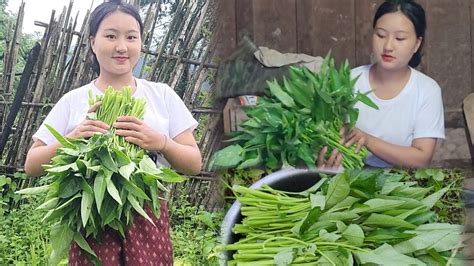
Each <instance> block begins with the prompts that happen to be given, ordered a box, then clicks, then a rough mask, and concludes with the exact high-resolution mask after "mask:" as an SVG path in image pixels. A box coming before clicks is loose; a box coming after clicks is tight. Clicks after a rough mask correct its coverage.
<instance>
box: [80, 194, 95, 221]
mask: <svg viewBox="0 0 474 266" xmlns="http://www.w3.org/2000/svg"><path fill="white" fill-rule="evenodd" d="M93 203H94V195H93V194H92V193H89V192H87V191H83V192H82V200H81V219H82V226H84V227H86V225H87V221H88V220H89V216H90V215H91V210H92V204H93Z"/></svg>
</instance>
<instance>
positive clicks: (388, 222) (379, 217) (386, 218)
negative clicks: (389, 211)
mask: <svg viewBox="0 0 474 266" xmlns="http://www.w3.org/2000/svg"><path fill="white" fill-rule="evenodd" d="M363 224H364V225H374V226H380V227H391V226H394V227H402V228H409V229H414V228H416V226H415V225H413V224H411V223H408V222H406V221H405V220H403V219H400V218H397V217H393V216H390V215H384V214H377V213H372V214H371V215H370V216H369V218H367V220H365V221H364V222H363Z"/></svg>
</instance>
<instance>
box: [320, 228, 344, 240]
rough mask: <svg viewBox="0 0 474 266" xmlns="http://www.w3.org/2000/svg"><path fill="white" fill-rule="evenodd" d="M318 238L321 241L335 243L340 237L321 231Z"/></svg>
mask: <svg viewBox="0 0 474 266" xmlns="http://www.w3.org/2000/svg"><path fill="white" fill-rule="evenodd" d="M319 237H320V238H321V240H323V241H328V242H336V241H337V240H338V239H340V238H341V236H340V235H338V234H336V233H330V232H328V231H327V230H326V229H322V230H321V231H319Z"/></svg>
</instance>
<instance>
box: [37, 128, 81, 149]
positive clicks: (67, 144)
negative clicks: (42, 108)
mask: <svg viewBox="0 0 474 266" xmlns="http://www.w3.org/2000/svg"><path fill="white" fill-rule="evenodd" d="M44 126H45V127H46V128H47V129H48V130H49V132H51V134H53V136H54V137H55V138H56V139H57V140H58V142H59V143H61V144H62V145H63V146H64V147H66V148H72V149H74V147H75V145H74V144H72V143H71V142H70V141H69V140H67V139H65V138H64V137H63V136H62V135H61V134H60V133H59V132H58V131H56V129H54V128H53V127H52V126H50V125H48V124H45V125H44Z"/></svg>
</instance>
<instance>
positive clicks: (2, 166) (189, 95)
mask: <svg viewBox="0 0 474 266" xmlns="http://www.w3.org/2000/svg"><path fill="white" fill-rule="evenodd" d="M128 2H129V3H131V4H133V5H135V6H137V7H138V6H139V1H138V0H131V1H128ZM165 2H166V3H168V4H169V2H173V1H166V0H156V1H153V2H152V3H151V4H149V5H148V6H145V7H144V8H142V13H144V16H143V18H144V29H145V30H144V36H142V40H143V42H144V45H143V49H142V57H141V59H140V61H139V63H138V64H137V67H136V68H135V70H134V73H135V76H137V77H139V78H145V79H148V80H151V81H160V82H164V83H167V84H169V85H170V86H171V87H172V88H173V89H174V90H175V91H176V92H177V93H178V94H179V95H180V96H181V97H182V98H183V100H184V102H185V104H186V106H187V107H188V108H189V110H190V111H191V112H192V114H193V115H194V117H195V118H196V119H197V120H198V121H199V122H200V126H199V127H198V130H197V131H196V139H197V141H198V144H199V147H200V149H201V152H202V155H203V158H204V164H207V161H208V159H209V157H210V154H211V153H212V151H213V150H215V149H216V147H217V146H218V145H220V138H221V134H222V133H221V132H222V130H221V126H220V125H221V122H220V119H221V113H222V112H221V110H222V109H221V108H220V107H219V108H216V107H215V106H213V103H212V99H211V98H212V97H211V96H212V91H213V88H214V76H215V72H216V70H217V64H216V62H215V61H216V59H215V55H214V52H215V50H216V49H215V48H216V39H217V38H215V32H216V31H215V30H214V28H215V26H216V19H215V14H216V2H215V1H214V0H181V1H180V0H176V1H175V2H174V7H175V9H174V10H173V11H172V16H171V20H170V22H169V25H168V27H167V28H166V31H165V32H161V33H162V35H163V37H162V38H161V39H159V40H157V35H158V33H157V32H156V31H157V25H158V24H159V23H160V17H161V16H160V14H162V12H163V11H162V7H163V4H165ZM24 7H25V3H22V4H21V6H20V8H19V11H18V16H17V20H16V23H15V25H11V30H10V33H11V34H10V35H8V36H7V39H6V42H5V43H4V45H5V54H4V57H3V62H2V64H3V66H4V67H3V73H1V76H0V96H1V97H0V125H1V127H0V130H1V131H0V136H1V137H0V159H1V160H0V174H9V175H11V174H13V173H14V172H17V171H20V172H21V171H22V170H23V165H24V162H25V157H26V153H27V151H28V149H29V147H30V145H31V143H32V139H31V136H32V134H33V133H34V132H35V131H36V130H37V128H38V127H39V125H40V124H41V122H42V121H43V119H44V118H45V116H46V115H47V114H48V112H49V111H50V110H51V107H52V106H54V103H56V102H57V101H58V100H59V98H60V97H61V96H62V95H63V94H64V93H66V92H68V91H69V90H71V89H74V88H77V87H79V86H82V85H84V84H86V83H88V82H90V81H91V80H92V79H93V78H94V74H93V72H92V69H91V63H90V61H89V60H88V59H89V56H90V47H89V46H90V45H89V41H88V40H89V38H88V34H89V33H88V27H87V25H88V20H89V16H90V11H87V13H86V15H85V17H84V21H83V23H82V25H80V30H79V31H76V30H75V29H76V28H77V27H78V26H79V25H78V23H79V22H78V14H76V15H75V16H73V14H72V9H73V1H71V2H70V4H69V5H68V6H67V7H64V8H63V9H62V11H61V13H59V15H58V14H57V13H56V11H54V10H53V11H52V12H51V16H50V20H49V22H47V23H45V22H38V21H36V22H35V25H37V26H39V27H41V29H43V30H44V31H43V32H44V33H43V36H42V38H41V40H40V41H39V42H38V44H37V45H36V46H35V48H33V50H32V51H31V52H30V54H29V58H28V63H27V65H26V67H25V69H24V71H23V73H21V75H20V73H15V66H16V63H17V57H18V49H19V42H20V40H21V38H22V23H23V22H22V21H23V17H24ZM15 76H17V79H18V77H20V78H19V79H20V82H17V83H18V86H15ZM204 169H205V168H204ZM34 182H35V181H33V179H30V180H29V182H27V184H25V186H27V185H31V184H32V183H34ZM179 186H184V187H185V190H186V191H187V192H188V194H189V195H190V196H191V200H192V202H193V203H194V204H201V205H205V206H207V207H208V208H214V207H216V206H217V205H216V204H218V202H219V201H218V200H216V195H217V186H218V182H217V177H215V176H214V175H213V174H212V173H209V172H202V173H201V174H199V175H198V176H191V177H190V179H189V181H187V182H185V183H184V184H180V185H176V186H173V187H172V189H171V193H170V195H171V196H172V197H173V192H174V191H176V190H177V189H179Z"/></svg>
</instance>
